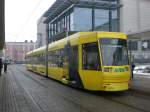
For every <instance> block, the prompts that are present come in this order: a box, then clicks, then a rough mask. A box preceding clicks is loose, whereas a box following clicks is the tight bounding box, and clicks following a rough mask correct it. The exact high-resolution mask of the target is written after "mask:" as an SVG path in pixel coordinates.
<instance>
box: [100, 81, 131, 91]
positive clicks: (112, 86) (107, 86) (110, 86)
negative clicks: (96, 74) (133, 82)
mask: <svg viewBox="0 0 150 112" xmlns="http://www.w3.org/2000/svg"><path fill="white" fill-rule="evenodd" d="M102 87H103V90H104V91H125V90H128V89H129V85H128V82H117V83H115V82H113V83H110V82H109V83H104V84H103V86H102Z"/></svg>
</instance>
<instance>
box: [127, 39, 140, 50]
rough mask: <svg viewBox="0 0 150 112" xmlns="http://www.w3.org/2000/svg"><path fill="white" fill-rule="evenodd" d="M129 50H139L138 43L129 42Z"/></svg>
mask: <svg viewBox="0 0 150 112" xmlns="http://www.w3.org/2000/svg"><path fill="white" fill-rule="evenodd" d="M128 48H129V50H138V41H135V40H129V42H128Z"/></svg>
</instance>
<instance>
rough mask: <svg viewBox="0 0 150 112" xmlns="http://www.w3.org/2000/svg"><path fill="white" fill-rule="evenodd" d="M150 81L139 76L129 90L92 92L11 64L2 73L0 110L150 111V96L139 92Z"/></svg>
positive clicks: (48, 111)
mask: <svg viewBox="0 0 150 112" xmlns="http://www.w3.org/2000/svg"><path fill="white" fill-rule="evenodd" d="M145 81H146V82H147V83H146V82H145ZM148 84H149V78H145V77H135V78H134V79H133V80H132V83H131V88H132V89H131V90H129V91H126V92H123V93H114V94H113V93H105V92H98V93H91V92H88V91H84V90H78V89H74V88H70V87H68V86H66V85H63V84H61V83H59V82H57V81H55V80H51V79H46V78H44V77H41V76H39V75H35V74H34V73H32V72H29V71H27V70H26V68H25V67H24V66H20V65H19V66H16V65H11V66H8V72H7V73H3V74H2V76H0V112H150V106H149V104H150V96H148V95H144V94H143V93H142V94H141V93H137V92H136V91H135V89H136V90H137V88H139V89H140V90H141V91H142V89H141V88H145V89H144V90H148V88H149V86H148ZM134 88H135V89H134ZM132 90H134V91H132Z"/></svg>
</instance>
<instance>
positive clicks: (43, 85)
mask: <svg viewBox="0 0 150 112" xmlns="http://www.w3.org/2000/svg"><path fill="white" fill-rule="evenodd" d="M16 69H17V68H16ZM17 70H18V71H19V72H21V73H22V74H23V75H24V76H25V77H28V78H30V79H32V80H33V81H35V82H36V83H38V84H40V85H41V86H42V87H44V88H46V89H48V88H49V87H48V86H47V85H45V84H44V83H42V82H41V80H38V79H35V78H34V77H32V76H30V75H28V74H27V73H25V72H24V71H21V70H20V69H17ZM16 80H17V79H16ZM49 89H51V88H49ZM24 90H25V89H24ZM25 91H26V90H25ZM26 92H27V91H26ZM53 92H54V93H55V94H57V95H58V96H61V97H63V98H64V100H67V101H68V102H71V103H72V104H74V105H76V106H77V107H79V108H81V109H82V110H85V111H83V112H92V111H89V110H87V109H86V108H85V107H82V106H81V105H80V104H78V103H75V102H74V101H72V100H71V99H68V98H66V97H65V96H64V95H62V94H59V93H58V92H56V91H55V90H54V89H53ZM28 94H30V93H29V92H28ZM29 96H31V95H29ZM31 99H35V98H34V97H33V96H31ZM34 102H35V103H37V104H38V102H36V100H34ZM38 106H40V105H38ZM43 112H44V111H43Z"/></svg>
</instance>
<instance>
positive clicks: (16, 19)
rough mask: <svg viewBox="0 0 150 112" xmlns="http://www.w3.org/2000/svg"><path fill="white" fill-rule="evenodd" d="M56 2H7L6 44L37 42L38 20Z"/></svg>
mask: <svg viewBox="0 0 150 112" xmlns="http://www.w3.org/2000/svg"><path fill="white" fill-rule="evenodd" d="M55 1H56V0H5V30H6V31H5V32H6V42H15V41H16V42H24V41H25V40H29V41H30V40H33V41H34V42H35V41H36V37H37V20H38V19H39V18H40V17H41V16H42V14H43V13H44V12H45V11H46V10H47V9H48V8H49V7H50V6H51V5H52V4H53V3H54V2H55Z"/></svg>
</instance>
